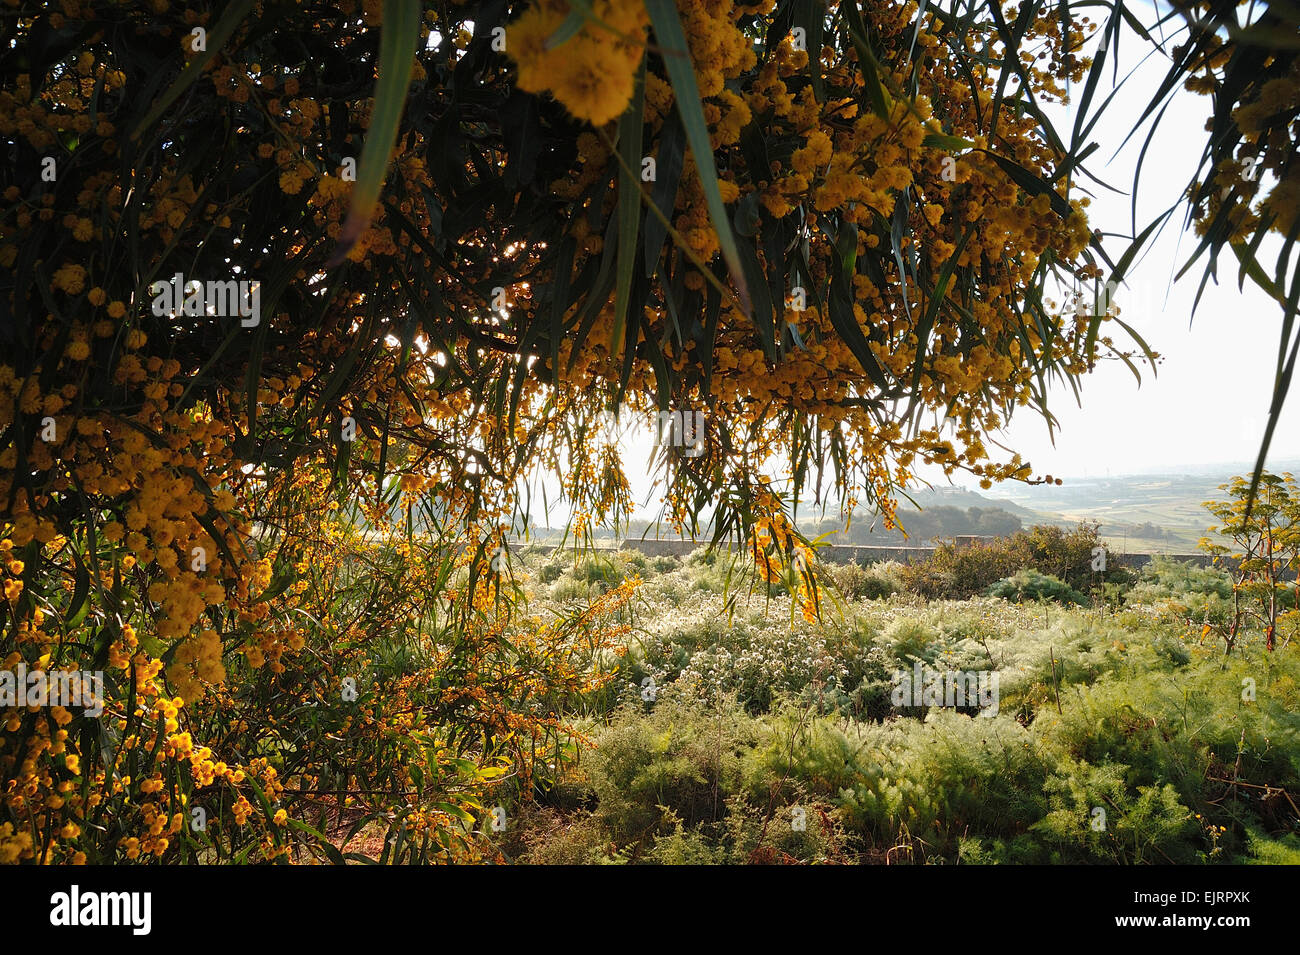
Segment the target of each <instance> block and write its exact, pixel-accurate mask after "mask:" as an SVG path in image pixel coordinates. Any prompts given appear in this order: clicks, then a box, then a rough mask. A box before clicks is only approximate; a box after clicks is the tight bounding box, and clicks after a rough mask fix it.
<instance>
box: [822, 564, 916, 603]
mask: <svg viewBox="0 0 1300 955" xmlns="http://www.w3.org/2000/svg"><path fill="white" fill-rule="evenodd" d="M890 563H891V564H892V563H893V562H892V561H891V562H890ZM894 566H897V565H894ZM891 571H892V568H890V569H888V570H887V569H886V568H885V565H873V566H871V567H863V566H862V565H861V564H858V563H857V562H856V561H855V562H851V563H848V564H841V565H840V566H838V567H834V568H832V570H831V572H830V577H831V580H832V581H833V582H834V584H835V587H836V588H837V589H838V590H839V591H840V592H841V593H842V594H844V595H845V596H846V597H852V598H854V599H855V600H879V599H881V598H884V597H890V596H892V595H894V594H896V593H897V592H898V591H899V590H900V589H901V588H900V586H899V584H898V582H897V581H896V580H895V579H894V578H893V576H891Z"/></svg>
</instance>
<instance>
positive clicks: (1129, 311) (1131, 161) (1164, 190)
mask: <svg viewBox="0 0 1300 955" xmlns="http://www.w3.org/2000/svg"><path fill="white" fill-rule="evenodd" d="M1147 49H1149V48H1144V44H1143V43H1142V42H1141V41H1140V40H1139V39H1137V38H1135V37H1132V36H1125V38H1124V41H1123V44H1122V46H1121V53H1122V54H1123V59H1124V60H1125V61H1126V62H1125V63H1124V64H1122V65H1121V70H1120V76H1121V77H1123V75H1124V71H1125V70H1126V69H1130V68H1132V67H1133V66H1134V65H1136V64H1137V61H1138V55H1139V54H1140V53H1145V52H1146V50H1147ZM1166 63H1167V60H1165V59H1164V58H1162V57H1158V56H1157V57H1152V58H1151V59H1149V60H1148V61H1147V62H1146V63H1145V64H1144V65H1143V66H1141V67H1140V68H1139V70H1138V72H1137V73H1135V74H1134V75H1133V76H1132V77H1131V78H1130V79H1129V81H1128V83H1127V85H1126V87H1125V90H1126V91H1125V92H1121V94H1120V95H1119V96H1117V97H1116V98H1115V100H1113V101H1112V102H1111V103H1110V104H1109V106H1108V107H1107V109H1106V116H1107V118H1106V119H1104V120H1102V121H1101V122H1099V123H1098V125H1097V127H1096V128H1095V129H1094V130H1093V133H1092V135H1091V136H1090V139H1092V140H1095V141H1096V142H1099V143H1100V144H1101V149H1099V150H1098V151H1097V152H1095V153H1094V154H1093V156H1092V157H1091V161H1090V162H1088V163H1087V165H1088V168H1089V171H1090V172H1092V174H1093V175H1095V176H1097V178H1099V179H1101V180H1102V181H1104V182H1106V183H1107V184H1109V185H1111V186H1113V187H1115V188H1117V189H1121V190H1122V191H1123V193H1124V194H1123V195H1116V194H1114V193H1111V192H1108V191H1106V190H1104V189H1102V188H1100V187H1098V186H1096V185H1095V184H1093V183H1091V182H1089V181H1088V180H1086V179H1084V180H1082V183H1083V184H1084V185H1085V186H1090V187H1092V192H1091V195H1092V199H1093V202H1092V205H1091V207H1090V208H1089V210H1088V213H1089V218H1090V221H1091V222H1092V224H1093V227H1094V228H1100V229H1102V230H1104V231H1105V232H1107V233H1113V232H1120V233H1124V234H1125V235H1130V234H1131V229H1132V214H1131V207H1130V202H1131V191H1132V187H1133V186H1132V184H1133V171H1134V168H1135V165H1136V161H1137V156H1138V154H1139V152H1140V151H1141V146H1142V141H1143V139H1144V138H1145V135H1146V130H1145V129H1144V130H1143V132H1142V133H1141V134H1140V135H1139V136H1135V137H1134V138H1133V139H1131V140H1129V142H1128V144H1127V145H1126V146H1125V147H1124V148H1123V150H1122V151H1121V152H1120V154H1119V155H1118V156H1116V157H1115V158H1114V160H1113V161H1110V162H1105V160H1109V159H1110V157H1111V156H1112V155H1113V154H1114V153H1115V151H1116V149H1118V148H1119V145H1120V143H1121V142H1123V140H1124V136H1125V135H1127V133H1128V131H1129V130H1130V129H1132V127H1133V125H1134V124H1135V123H1136V122H1137V120H1138V118H1139V117H1140V116H1141V114H1142V111H1143V109H1145V107H1146V104H1147V103H1148V102H1149V100H1150V97H1151V95H1152V93H1153V92H1154V91H1155V90H1156V89H1157V87H1158V85H1159V83H1160V81H1161V80H1162V79H1163V77H1164V74H1165V70H1166ZM1108 72H1109V71H1108ZM1108 81H1109V75H1108V76H1107V82H1108ZM1105 93H1106V91H1105V90H1104V89H1102V90H1099V91H1098V94H1097V97H1096V98H1097V99H1098V100H1099V99H1101V98H1102V96H1104V95H1105ZM1209 115H1210V98H1209V97H1208V96H1199V95H1196V94H1193V93H1188V92H1186V91H1185V90H1181V89H1180V91H1179V92H1178V94H1177V95H1176V96H1175V98H1174V102H1173V105H1171V106H1170V107H1169V110H1168V112H1166V114H1165V117H1164V119H1163V120H1162V121H1161V124H1160V128H1159V132H1157V134H1156V137H1155V139H1154V140H1153V142H1152V145H1151V148H1150V149H1149V150H1148V152H1147V157H1146V161H1145V164H1144V167H1143V170H1142V179H1141V184H1140V189H1139V191H1138V194H1137V200H1138V201H1137V221H1138V225H1137V228H1138V230H1139V231H1140V230H1141V229H1143V228H1145V226H1146V224H1147V223H1148V222H1150V221H1151V219H1152V218H1154V217H1155V216H1156V215H1157V214H1159V213H1160V212H1162V211H1164V210H1165V209H1167V208H1168V207H1169V206H1170V205H1172V204H1173V203H1174V202H1175V201H1176V200H1177V199H1178V196H1179V193H1180V191H1181V190H1182V188H1183V187H1185V186H1186V184H1187V183H1188V182H1189V181H1190V180H1191V177H1192V175H1193V173H1194V172H1195V169H1196V164H1197V161H1198V160H1199V158H1200V153H1201V150H1202V149H1203V148H1204V143H1205V138H1206V133H1205V131H1204V125H1205V121H1206V119H1208V118H1209ZM1072 126H1073V122H1072V121H1071V122H1070V123H1068V124H1067V123H1061V124H1058V126H1057V128H1058V129H1069V128H1071V127H1072ZM1182 225H1183V219H1182V218H1181V217H1175V218H1172V219H1171V220H1170V222H1169V224H1168V225H1167V227H1166V229H1165V231H1164V233H1163V234H1162V235H1161V236H1160V237H1159V239H1157V240H1156V241H1155V242H1154V243H1153V244H1152V245H1151V247H1150V249H1149V251H1148V252H1147V254H1146V256H1145V258H1144V259H1142V260H1141V261H1140V262H1139V263H1138V265H1137V267H1136V268H1135V269H1133V270H1132V271H1131V273H1130V279H1129V282H1128V284H1129V286H1130V287H1129V288H1127V289H1123V288H1122V289H1121V290H1120V293H1119V294H1118V295H1117V296H1116V298H1117V301H1118V303H1119V305H1120V307H1121V309H1122V316H1123V318H1124V320H1125V321H1127V322H1128V323H1129V324H1131V325H1132V326H1133V327H1134V328H1135V329H1136V330H1137V331H1138V333H1139V334H1141V335H1142V337H1143V338H1144V339H1146V341H1147V343H1148V344H1149V345H1150V346H1151V348H1152V349H1154V350H1155V351H1157V352H1159V353H1160V354H1161V355H1162V356H1164V361H1163V362H1162V363H1161V364H1160V366H1159V368H1158V375H1157V376H1156V377H1154V378H1153V377H1151V376H1150V374H1149V372H1148V373H1146V374H1144V376H1143V381H1142V384H1141V387H1139V386H1138V384H1137V383H1136V382H1135V381H1134V379H1133V375H1132V373H1131V372H1130V371H1129V370H1128V369H1127V368H1126V367H1125V366H1124V365H1123V364H1121V363H1119V362H1113V363H1106V364H1105V365H1103V366H1101V367H1099V368H1098V370H1097V371H1096V372H1095V373H1094V374H1092V375H1089V376H1087V377H1085V379H1084V381H1083V385H1082V388H1081V391H1082V407H1080V406H1079V405H1077V404H1076V403H1075V400H1074V396H1073V394H1072V392H1071V391H1070V389H1069V386H1068V385H1065V386H1061V387H1059V388H1057V389H1056V390H1055V393H1054V394H1053V395H1052V398H1053V399H1055V400H1054V401H1052V402H1051V407H1052V409H1053V411H1054V412H1055V413H1056V416H1057V418H1058V420H1059V422H1060V425H1061V428H1060V431H1059V432H1058V433H1057V440H1056V445H1055V447H1053V445H1052V442H1051V440H1050V439H1049V437H1048V433H1047V427H1046V425H1045V424H1044V423H1043V422H1042V420H1041V419H1039V418H1037V417H1035V416H1033V415H1031V414H1024V415H1023V416H1022V417H1018V418H1016V419H1014V420H1013V422H1012V423H1011V425H1010V426H1009V427H1008V428H1007V429H1006V430H1005V432H1004V435H1005V440H1004V441H1003V443H1004V444H1006V445H1007V446H1008V447H1012V448H1014V449H1016V450H1018V451H1020V452H1021V454H1023V455H1024V456H1025V457H1026V458H1027V459H1028V460H1030V461H1032V462H1033V464H1034V467H1035V470H1036V472H1037V473H1040V474H1042V473H1050V474H1053V475H1060V476H1067V475H1076V476H1080V477H1083V476H1089V475H1091V476H1096V475H1104V474H1106V472H1107V471H1109V472H1110V473H1112V474H1125V473H1135V472H1142V471H1148V470H1175V469H1177V468H1178V467H1180V466H1187V467H1197V466H1202V465H1205V464H1213V463H1220V462H1243V461H1250V462H1254V460H1255V456H1256V455H1257V453H1258V451H1259V444H1260V440H1261V438H1262V437H1263V433H1264V426H1265V423H1266V422H1267V418H1268V406H1269V401H1270V399H1271V395H1272V382H1273V371H1274V368H1275V362H1276V358H1277V349H1278V338H1279V331H1280V327H1281V311H1280V309H1279V308H1278V306H1277V305H1276V304H1275V303H1274V302H1272V301H1271V300H1270V299H1269V298H1268V297H1267V296H1266V295H1264V294H1263V293H1262V292H1260V291H1259V290H1258V289H1257V288H1255V286H1254V285H1252V284H1251V283H1250V282H1249V280H1247V284H1246V286H1245V289H1244V291H1238V289H1237V261H1236V258H1235V257H1234V256H1232V255H1231V253H1227V254H1226V258H1221V259H1220V262H1219V278H1220V283H1219V285H1218V286H1217V287H1216V286H1215V285H1214V284H1212V283H1211V284H1210V285H1208V286H1207V287H1206V291H1205V293H1204V295H1203V296H1202V298H1201V302H1200V304H1199V306H1198V307H1197V310H1196V316H1195V319H1194V320H1193V321H1192V322H1191V325H1190V327H1189V324H1188V322H1189V319H1190V318H1191V313H1192V303H1193V301H1194V299H1195V297H1196V289H1197V285H1198V284H1199V281H1200V276H1201V262H1198V263H1197V265H1196V266H1194V267H1193V269H1192V270H1191V271H1189V272H1188V274H1187V275H1185V276H1184V277H1183V279H1181V280H1180V281H1179V282H1178V283H1177V284H1175V285H1174V286H1173V287H1172V289H1171V288H1170V280H1171V278H1172V277H1173V275H1174V274H1176V272H1177V270H1178V269H1179V268H1180V267H1181V266H1182V265H1183V263H1185V262H1186V260H1187V258H1188V257H1189V256H1190V254H1191V253H1192V252H1193V251H1194V250H1195V248H1196V236H1195V235H1194V233H1191V232H1187V233H1184V232H1183V231H1182ZM1124 247H1125V243H1124V242H1123V240H1115V241H1114V244H1113V245H1111V244H1108V245H1107V250H1108V251H1110V253H1111V258H1112V259H1115V258H1117V257H1118V254H1119V252H1120V251H1122V250H1123V248H1124ZM1266 248H1267V247H1266ZM1117 250H1118V251H1117ZM1261 251H1262V252H1263V251H1266V250H1261ZM1259 258H1260V261H1261V262H1262V263H1265V267H1266V268H1268V267H1269V266H1268V264H1269V263H1270V262H1271V261H1272V258H1271V257H1270V256H1266V255H1265V254H1261V255H1260V256H1259ZM1202 261H1203V260H1202ZM1166 296H1167V298H1166ZM1112 328H1113V331H1112V334H1113V335H1114V337H1115V338H1116V340H1117V341H1121V340H1122V337H1121V336H1122V330H1120V329H1118V327H1117V326H1112ZM1296 457H1300V395H1292V397H1291V399H1290V401H1289V402H1288V403H1287V405H1286V406H1285V407H1284V409H1283V416H1282V419H1281V421H1280V423H1279V425H1278V430H1277V432H1276V433H1275V435H1274V438H1273V443H1272V446H1271V448H1270V452H1269V460H1270V461H1273V460H1282V459H1287V458H1296Z"/></svg>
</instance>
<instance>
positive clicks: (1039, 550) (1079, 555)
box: [899, 523, 1130, 599]
mask: <svg viewBox="0 0 1300 955" xmlns="http://www.w3.org/2000/svg"><path fill="white" fill-rule="evenodd" d="M1097 526H1098V525H1096V524H1085V523H1080V524H1079V525H1078V527H1076V528H1074V529H1072V530H1065V529H1064V528H1061V527H1056V526H1054V525H1047V524H1039V525H1035V526H1034V527H1030V528H1028V529H1027V530H1023V531H1018V532H1016V533H1015V534H1012V535H1011V536H1010V537H1000V538H997V539H995V540H990V541H977V542H975V543H973V544H968V545H964V546H961V547H959V546H957V544H956V543H955V542H951V541H949V542H944V543H941V544H940V545H939V546H938V548H936V550H935V552H934V553H933V554H932V555H930V557H929V558H928V559H926V560H923V561H918V562H917V563H914V564H908V565H906V566H904V567H902V568H900V570H899V577H900V579H901V581H902V583H903V585H904V586H905V587H906V588H907V589H909V590H911V591H913V592H915V593H918V594H920V595H921V596H923V597H927V598H929V599H935V598H949V599H962V598H966V597H973V596H975V595H977V594H982V593H984V592H985V591H986V590H987V589H988V588H989V587H990V586H991V585H992V584H994V583H995V582H997V581H999V580H1001V579H1003V578H1005V577H1010V576H1011V575H1012V574H1014V573H1015V572H1016V571H1018V570H1024V569H1030V570H1037V571H1039V572H1040V573H1043V574H1047V575H1050V576H1053V577H1056V578H1058V579H1059V580H1062V581H1064V582H1065V583H1066V584H1068V585H1069V586H1070V587H1072V588H1074V589H1076V590H1087V589H1090V588H1091V587H1092V586H1093V585H1094V584H1101V583H1104V582H1125V581H1128V580H1129V579H1130V574H1129V572H1128V571H1126V570H1125V569H1124V568H1122V567H1119V566H1118V565H1115V564H1114V563H1113V562H1112V563H1111V564H1110V565H1108V567H1107V569H1106V570H1105V571H1094V570H1093V569H1092V561H1093V551H1094V549H1095V548H1097V547H1100V546H1101V539H1100V537H1098V535H1097Z"/></svg>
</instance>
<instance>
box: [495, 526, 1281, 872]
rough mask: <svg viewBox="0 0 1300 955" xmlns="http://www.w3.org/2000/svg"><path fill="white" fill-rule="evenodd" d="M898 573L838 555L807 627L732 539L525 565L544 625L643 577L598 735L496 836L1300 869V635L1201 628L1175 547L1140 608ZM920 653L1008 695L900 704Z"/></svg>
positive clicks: (509, 850)
mask: <svg viewBox="0 0 1300 955" xmlns="http://www.w3.org/2000/svg"><path fill="white" fill-rule="evenodd" d="M898 570H899V568H897V567H890V566H884V567H877V568H872V569H869V570H864V569H859V568H830V569H828V573H830V574H831V578H830V579H831V580H838V582H839V587H838V589H839V593H838V594H836V593H833V592H832V591H831V590H830V589H828V590H827V592H826V600H827V605H826V607H825V608H824V609H825V610H826V613H825V614H824V616H823V619H822V620H821V621H813V622H809V621H808V620H806V619H804V616H803V614H802V613H801V612H800V610H799V608H798V606H797V605H796V604H795V603H794V602H792V600H791V598H790V596H789V594H788V593H787V592H786V589H785V588H784V587H783V586H780V585H778V586H776V587H774V588H771V589H770V590H769V588H768V587H766V586H765V585H761V584H760V585H759V586H758V587H757V589H754V590H752V591H751V590H750V588H748V587H747V586H746V585H745V584H744V582H743V579H742V578H743V573H742V568H741V565H739V564H736V565H734V566H733V565H732V564H731V563H730V561H729V559H728V557H727V556H726V555H725V553H723V554H708V553H706V552H703V551H700V552H697V553H695V554H694V555H692V556H691V557H689V558H687V559H685V560H681V561H679V560H677V559H674V558H653V559H647V558H645V557H644V556H642V555H640V554H637V553H631V552H626V551H625V552H621V553H618V554H617V555H614V556H610V557H590V556H589V557H587V558H576V559H575V558H574V557H573V556H572V555H569V556H566V555H563V554H551V555H546V554H540V553H534V554H531V555H526V556H525V557H524V559H523V561H522V564H521V567H520V575H521V576H520V581H521V584H522V585H523V587H524V588H525V590H526V592H527V593H528V595H529V601H528V607H529V613H530V614H533V615H540V616H542V617H546V616H547V615H551V614H555V613H557V612H559V611H561V610H562V609H563V608H566V607H567V608H572V607H573V606H575V605H581V604H582V603H584V602H585V601H587V600H589V599H592V598H593V597H595V596H597V595H599V594H601V593H603V592H605V591H606V590H607V589H609V588H610V587H611V586H613V585H615V584H616V583H617V582H619V581H622V580H624V579H625V578H636V577H639V578H640V579H641V581H642V583H641V584H640V586H639V587H638V588H637V596H636V598H635V599H634V600H633V601H631V602H629V604H628V605H627V607H626V608H625V617H624V620H625V622H626V623H628V624H629V625H630V631H629V639H628V651H627V653H626V656H624V657H622V659H621V660H619V661H618V662H617V663H616V664H612V665H614V666H615V668H616V670H615V676H614V678H613V680H612V681H611V682H609V683H608V684H606V686H605V689H604V691H603V692H602V694H601V695H600V696H599V697H598V698H596V699H589V700H587V701H586V703H585V704H584V706H585V712H584V713H583V715H582V717H581V719H580V720H579V723H578V725H579V727H580V728H581V730H582V732H583V733H584V735H586V736H587V737H588V738H589V740H590V742H591V743H592V744H593V745H592V746H591V747H590V748H587V747H583V748H582V749H581V750H580V751H579V752H576V753H575V754H574V757H573V759H572V760H571V761H570V762H568V763H567V764H566V765H564V766H562V767H560V769H559V771H558V772H557V773H556V776H555V778H554V780H553V781H552V782H551V783H548V784H546V785H543V786H539V787H537V788H536V790H535V791H534V792H533V793H530V794H526V793H521V792H514V793H509V794H508V795H504V796H502V797H501V799H502V805H501V809H500V813H501V818H502V819H508V820H509V823H508V824H506V825H504V826H503V827H502V829H501V831H500V832H498V833H493V834H492V835H491V837H490V838H491V839H492V841H493V844H494V846H495V847H496V848H497V849H499V851H500V852H501V853H502V854H503V857H504V858H508V859H512V860H515V861H521V862H533V863H560V862H564V863H627V862H649V863H723V862H730V863H745V862H787V863H795V862H802V863H812V862H832V863H903V862H909V863H922V862H925V863H936V862H941V863H962V862H1112V863H1167V862H1179V863H1199V862H1211V863H1213V862H1279V861H1289V862H1300V811H1297V807H1296V794H1297V792H1300V785H1298V783H1300V717H1297V715H1296V713H1297V709H1298V705H1300V686H1297V678H1298V677H1300V663H1298V662H1297V659H1296V647H1294V646H1287V647H1284V648H1281V649H1280V650H1279V651H1277V652H1275V653H1272V654H1266V653H1264V651H1263V649H1262V646H1261V645H1260V644H1259V643H1258V642H1257V641H1256V642H1253V643H1252V642H1249V641H1248V642H1246V643H1245V644H1244V645H1240V646H1239V647H1238V648H1237V650H1235V651H1234V652H1233V653H1232V654H1231V655H1230V656H1227V657H1225V655H1224V653H1223V648H1222V645H1221V644H1216V642H1215V638H1213V637H1210V638H1202V637H1201V633H1202V625H1201V624H1200V620H1201V619H1202V618H1204V619H1211V618H1212V617H1213V616H1214V615H1215V614H1216V613H1218V612H1219V610H1221V609H1222V608H1221V606H1217V605H1218V602H1219V601H1220V600H1221V597H1220V596H1217V595H1218V594H1221V593H1222V585H1223V584H1224V579H1225V578H1223V577H1222V576H1221V575H1218V574H1217V573H1216V572H1214V571H1204V570H1194V569H1190V568H1186V567H1180V566H1177V565H1171V564H1165V563H1160V564H1157V565H1156V567H1155V568H1153V569H1152V570H1149V571H1148V572H1146V575H1145V577H1144V578H1143V579H1141V580H1138V581H1135V582H1134V583H1133V585H1132V586H1131V587H1129V588H1128V591H1127V597H1126V599H1127V603H1126V604H1125V605H1123V606H1113V605H1112V606H1104V605H1100V606H1096V607H1084V606H1072V607H1067V606H1062V605H1060V604H1057V603H1054V602H1050V601H1048V602H1041V603H1021V604H1016V603H1011V602H1008V601H1007V600H1004V599H1001V598H992V597H974V598H971V599H967V600H941V601H930V602H927V601H925V600H922V599H921V598H920V597H918V596H916V595H913V594H907V593H898V592H894V593H890V591H892V590H895V589H896V588H897V587H899V583H898V577H897V574H898ZM832 586H834V585H833V584H832ZM853 591H856V592H858V593H859V594H863V595H864V596H858V597H855V596H854V595H853ZM868 593H870V594H875V595H877V596H874V597H870V596H865V594H868ZM1207 615H1208V616H1207ZM1189 617H1192V618H1195V620H1194V623H1193V624H1192V625H1189V622H1188V618H1189ZM611 662H612V661H611ZM918 667H919V668H921V669H923V670H924V671H927V672H928V671H939V672H946V671H961V672H965V673H973V674H981V675H982V676H983V677H984V679H985V685H987V679H988V677H989V675H990V674H996V675H997V679H998V682H997V684H995V685H996V687H997V690H998V698H997V701H996V703H995V704H994V705H993V706H991V707H990V706H985V707H984V710H983V711H981V710H980V708H979V706H978V704H977V701H976V700H974V699H968V700H967V701H966V702H967V704H968V705H967V706H965V707H957V708H946V707H942V706H930V707H925V706H898V705H895V703H894V702H893V701H892V700H891V697H892V695H893V693H894V690H893V686H894V685H895V682H896V680H895V674H896V673H898V672H900V671H902V672H907V673H908V674H909V675H911V674H913V673H915V672H916V670H917V669H918ZM1252 697H1253V698H1252ZM912 702H921V701H920V700H914V701H912ZM971 704H975V705H971ZM508 790H509V787H508V786H507V787H504V788H503V790H502V792H503V793H508Z"/></svg>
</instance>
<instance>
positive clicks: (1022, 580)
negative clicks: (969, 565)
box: [988, 568, 1087, 604]
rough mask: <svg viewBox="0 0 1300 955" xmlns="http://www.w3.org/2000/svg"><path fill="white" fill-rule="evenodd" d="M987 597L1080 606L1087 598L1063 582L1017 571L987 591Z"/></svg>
mask: <svg viewBox="0 0 1300 955" xmlns="http://www.w3.org/2000/svg"><path fill="white" fill-rule="evenodd" d="M988 596H990V597H1001V598H1003V599H1004V600H1010V601H1013V602H1015V603H1023V602H1024V601H1026V600H1055V601H1056V602H1057V603H1063V604H1082V603H1084V602H1085V601H1086V600H1087V598H1086V597H1084V595H1083V594H1081V593H1079V592H1078V591H1077V590H1075V589H1074V588H1072V587H1071V586H1070V585H1069V584H1067V583H1065V581H1063V580H1058V579H1057V578H1056V577H1053V576H1051V575H1050V574H1040V573H1039V572H1038V571H1036V570H1029V569H1028V568H1026V569H1024V570H1018V571H1016V572H1015V573H1014V574H1012V575H1011V576H1010V577H1005V578H1003V579H1002V580H999V581H998V582H997V583H995V584H993V586H991V587H989V589H988Z"/></svg>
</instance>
